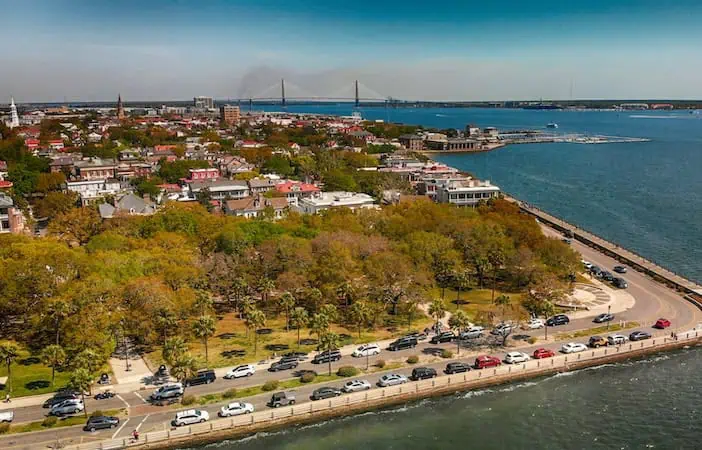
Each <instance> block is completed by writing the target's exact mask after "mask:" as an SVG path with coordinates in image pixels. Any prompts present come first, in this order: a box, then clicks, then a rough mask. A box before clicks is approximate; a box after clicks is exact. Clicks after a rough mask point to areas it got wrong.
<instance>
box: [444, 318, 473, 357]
mask: <svg viewBox="0 0 702 450" xmlns="http://www.w3.org/2000/svg"><path fill="white" fill-rule="evenodd" d="M448 325H449V327H450V328H453V329H454V330H456V354H460V353H461V340H460V339H459V335H460V333H461V330H463V329H464V328H465V327H467V326H468V325H470V320H468V316H467V315H466V313H465V312H463V311H462V310H460V309H459V310H458V311H456V312H454V313H453V314H452V315H451V317H449V321H448Z"/></svg>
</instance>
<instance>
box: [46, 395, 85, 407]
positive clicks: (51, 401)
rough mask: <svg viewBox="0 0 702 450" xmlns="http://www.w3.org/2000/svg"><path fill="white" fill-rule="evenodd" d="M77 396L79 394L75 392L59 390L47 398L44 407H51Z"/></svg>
mask: <svg viewBox="0 0 702 450" xmlns="http://www.w3.org/2000/svg"><path fill="white" fill-rule="evenodd" d="M76 398H78V394H76V393H75V392H58V393H57V394H56V395H54V396H53V397H51V398H50V399H48V400H46V401H45V402H44V404H43V405H42V407H44V408H51V407H52V406H54V405H58V404H59V403H61V402H63V401H65V400H73V399H76Z"/></svg>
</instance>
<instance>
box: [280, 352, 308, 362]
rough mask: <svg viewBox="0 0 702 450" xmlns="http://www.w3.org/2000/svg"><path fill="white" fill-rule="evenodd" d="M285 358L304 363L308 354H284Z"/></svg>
mask: <svg viewBox="0 0 702 450" xmlns="http://www.w3.org/2000/svg"><path fill="white" fill-rule="evenodd" d="M283 358H286V359H297V360H298V361H304V360H306V359H307V353H305V352H287V353H284V354H283Z"/></svg>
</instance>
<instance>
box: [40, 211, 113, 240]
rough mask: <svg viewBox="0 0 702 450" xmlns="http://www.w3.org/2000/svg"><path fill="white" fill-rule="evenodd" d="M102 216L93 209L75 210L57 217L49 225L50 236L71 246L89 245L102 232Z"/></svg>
mask: <svg viewBox="0 0 702 450" xmlns="http://www.w3.org/2000/svg"><path fill="white" fill-rule="evenodd" d="M100 224H101V220H100V215H99V214H98V213H97V211H95V210H94V209H91V208H75V209H71V210H69V211H66V212H64V213H61V214H59V215H57V216H56V217H55V218H54V220H52V221H51V223H50V224H49V229H48V230H49V234H51V235H53V236H56V237H57V238H58V239H59V240H61V241H63V242H65V243H67V244H68V245H69V246H79V245H85V244H87V243H88V241H89V240H90V238H92V237H93V236H95V235H96V234H97V233H98V232H99V231H100Z"/></svg>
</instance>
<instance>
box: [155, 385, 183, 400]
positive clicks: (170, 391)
mask: <svg viewBox="0 0 702 450" xmlns="http://www.w3.org/2000/svg"><path fill="white" fill-rule="evenodd" d="M181 395H183V385H182V384H180V383H169V384H164V385H163V386H161V387H160V388H158V389H156V390H155V391H154V392H153V393H152V394H151V397H150V398H151V400H166V399H169V398H176V397H180V396H181Z"/></svg>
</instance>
